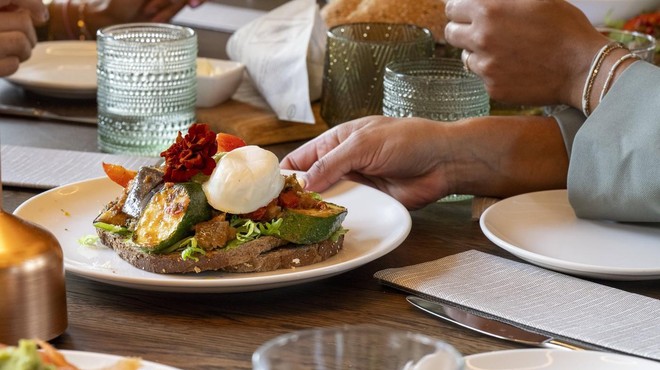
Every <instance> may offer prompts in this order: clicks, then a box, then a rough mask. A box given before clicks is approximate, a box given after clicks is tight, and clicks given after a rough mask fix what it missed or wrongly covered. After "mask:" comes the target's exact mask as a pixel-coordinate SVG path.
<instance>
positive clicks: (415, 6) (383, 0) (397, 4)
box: [321, 0, 447, 43]
mask: <svg viewBox="0 0 660 370" xmlns="http://www.w3.org/2000/svg"><path fill="white" fill-rule="evenodd" d="M321 16H322V17H323V19H324V20H325V22H326V24H327V26H328V27H334V26H337V25H340V24H347V23H361V22H385V23H407V24H414V25H417V26H420V27H425V28H428V29H429V30H430V31H431V33H432V34H433V38H434V39H435V40H436V42H440V43H442V42H444V29H445V25H446V24H447V17H446V16H445V3H444V1H443V0H330V2H329V3H328V4H327V5H326V6H324V7H323V8H322V9H321Z"/></svg>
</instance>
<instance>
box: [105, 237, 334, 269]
mask: <svg viewBox="0 0 660 370" xmlns="http://www.w3.org/2000/svg"><path fill="white" fill-rule="evenodd" d="M97 234H98V235H99V237H100V239H101V243H103V245H105V246H108V247H110V248H112V249H113V250H114V251H115V252H116V253H117V254H118V255H119V257H121V258H122V259H123V260H125V261H127V262H128V263H130V264H132V265H133V266H135V267H137V268H140V269H142V270H145V271H149V272H155V273H159V274H177V273H189V272H202V271H214V270H223V271H231V272H265V271H272V270H277V269H282V268H292V267H301V266H306V265H309V264H312V263H318V262H321V261H323V260H325V259H327V258H329V257H331V256H333V255H335V254H337V252H338V251H339V250H340V249H341V247H342V245H343V241H344V239H343V237H341V238H339V240H337V242H332V241H330V240H326V241H324V242H321V243H317V244H310V245H295V244H291V243H288V242H287V241H285V240H282V239H279V238H276V237H272V236H264V237H261V238H258V239H255V240H253V241H250V242H247V243H244V244H242V245H240V246H239V247H236V248H231V249H216V250H212V251H208V252H206V254H205V255H198V256H196V257H197V258H198V260H197V261H195V260H194V259H187V260H185V261H184V260H183V259H182V258H181V253H178V252H174V253H168V254H151V253H146V252H144V251H142V250H140V249H139V248H137V247H136V246H135V245H134V244H133V243H132V242H131V241H130V240H127V239H126V238H125V237H123V236H121V235H119V234H116V233H112V232H109V231H105V230H101V229H97Z"/></svg>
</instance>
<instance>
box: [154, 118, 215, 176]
mask: <svg viewBox="0 0 660 370" xmlns="http://www.w3.org/2000/svg"><path fill="white" fill-rule="evenodd" d="M215 136H216V135H215V133H214V132H213V131H211V130H210V129H209V127H208V125H206V124H203V123H196V124H194V125H192V126H190V128H189V129H188V133H187V134H186V136H185V137H183V136H182V135H181V132H179V135H178V136H177V138H176V141H175V142H174V144H172V146H170V147H169V149H167V150H166V151H164V152H162V153H160V156H161V157H165V176H164V180H165V181H169V182H185V181H189V180H190V179H191V178H192V177H193V176H195V175H196V174H198V173H200V172H201V173H203V174H204V175H207V176H208V175H210V174H211V173H212V172H213V169H214V168H215V160H213V155H214V154H215V153H216V151H217V149H218V145H217V142H216V140H215Z"/></svg>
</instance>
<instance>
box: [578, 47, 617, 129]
mask: <svg viewBox="0 0 660 370" xmlns="http://www.w3.org/2000/svg"><path fill="white" fill-rule="evenodd" d="M615 49H625V47H624V46H623V45H622V44H621V43H620V42H610V43H608V44H607V45H605V46H603V47H602V48H601V49H600V50H598V53H597V54H596V56H595V57H594V60H593V61H592V62H591V67H590V68H589V74H588V75H587V80H586V81H585V82H584V89H583V90H582V112H583V113H584V115H585V116H587V117H589V114H591V109H590V108H589V98H590V97H591V89H592V88H593V86H594V82H595V81H596V76H597V75H598V72H599V70H600V66H601V65H602V64H603V60H605V57H606V56H607V55H609V53H611V52H612V50H615Z"/></svg>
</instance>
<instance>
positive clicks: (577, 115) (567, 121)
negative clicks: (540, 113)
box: [552, 106, 586, 158]
mask: <svg viewBox="0 0 660 370" xmlns="http://www.w3.org/2000/svg"><path fill="white" fill-rule="evenodd" d="M552 117H554V118H555V120H556V121H557V124H558V126H559V130H560V131H561V136H562V137H563V138H564V145H566V153H568V157H569V158H570V156H571V151H572V148H573V141H574V139H575V135H576V134H577V132H578V130H579V129H580V127H582V124H583V123H584V120H585V119H586V117H585V116H584V114H583V113H582V112H581V111H580V110H578V109H575V108H571V107H569V106H560V107H558V108H556V109H555V111H554V112H553V113H552Z"/></svg>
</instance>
